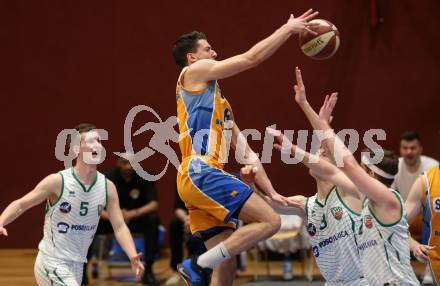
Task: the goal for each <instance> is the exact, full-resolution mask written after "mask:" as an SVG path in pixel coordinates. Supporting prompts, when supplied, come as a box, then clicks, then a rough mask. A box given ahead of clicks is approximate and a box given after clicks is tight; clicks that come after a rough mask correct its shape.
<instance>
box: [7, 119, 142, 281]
mask: <svg viewBox="0 0 440 286" xmlns="http://www.w3.org/2000/svg"><path fill="white" fill-rule="evenodd" d="M75 129H76V130H77V131H78V133H79V134H80V139H79V140H78V141H79V145H74V146H73V150H74V152H75V153H76V155H77V156H78V157H77V160H76V164H75V166H74V167H72V168H69V169H66V170H63V171H61V172H59V173H56V174H51V175H49V176H47V177H46V178H44V179H43V180H42V181H41V182H40V183H38V185H37V186H36V187H35V188H34V189H33V190H32V191H31V192H29V193H28V194H26V195H25V196H23V197H22V198H20V199H18V200H16V201H14V202H12V203H11V204H10V205H9V206H8V207H6V209H5V210H4V211H3V213H2V214H1V216H0V236H2V235H3V236H7V235H8V233H7V231H6V229H5V226H6V225H7V224H9V223H11V222H13V221H14V220H15V219H17V218H18V217H19V216H20V215H22V214H23V213H24V212H25V211H27V210H28V209H30V208H31V207H34V206H36V205H38V204H41V203H42V202H46V214H45V219H44V236H43V239H42V240H41V242H40V244H39V246H38V248H39V251H38V255H37V259H36V262H35V269H34V270H35V278H36V281H37V284H38V285H40V286H47V285H68V286H79V285H81V280H82V272H83V264H84V263H85V262H87V258H86V256H87V250H88V248H89V246H90V244H91V242H92V240H93V237H94V235H95V232H96V229H97V226H98V221H99V217H100V213H101V211H102V210H103V209H104V208H105V207H106V208H107V212H108V216H109V220H110V222H111V224H112V226H113V229H114V232H115V236H116V239H117V240H118V242H119V243H120V244H121V246H122V248H123V249H124V251H125V253H126V254H127V256H128V257H129V258H130V262H131V267H132V269H133V271H134V272H135V273H136V275H137V276H140V274H141V272H142V271H143V270H144V266H143V265H142V263H141V261H140V256H141V254H137V253H136V249H135V247H134V242H133V238H132V236H131V234H130V231H129V229H128V227H127V225H126V224H125V222H124V218H123V216H122V212H121V209H120V208H119V199H118V194H117V192H116V188H115V185H114V184H113V183H112V182H111V181H109V180H108V179H106V177H105V176H104V175H103V174H101V173H100V172H98V171H97V170H96V164H94V163H93V162H92V161H93V160H97V161H99V160H98V159H99V158H98V157H99V156H100V154H101V152H100V150H101V149H102V145H101V142H100V137H99V134H98V132H97V131H96V130H94V129H96V127H95V126H93V125H91V124H80V125H78V126H77V127H76V128H75ZM86 136H87V137H86ZM86 138H87V139H86ZM71 141H73V142H74V141H75V140H71ZM90 155H91V157H89V160H84V158H85V156H90ZM90 158H91V159H90Z"/></svg>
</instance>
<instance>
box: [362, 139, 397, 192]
mask: <svg viewBox="0 0 440 286" xmlns="http://www.w3.org/2000/svg"><path fill="white" fill-rule="evenodd" d="M362 152H365V153H370V154H371V155H374V154H375V152H374V151H373V150H371V149H369V148H366V149H364V150H363V151H362ZM383 152H384V154H383V158H382V161H380V162H379V163H377V164H373V165H375V166H376V167H377V168H379V169H381V170H382V171H384V172H385V173H388V174H390V175H393V176H395V175H396V174H397V172H398V171H399V157H397V155H396V154H394V152H393V151H390V150H385V149H384V150H383ZM376 175H377V179H378V180H379V181H380V182H381V183H383V184H384V185H386V186H387V187H390V186H391V184H392V183H393V181H394V179H387V178H384V177H382V176H381V175H379V174H376Z"/></svg>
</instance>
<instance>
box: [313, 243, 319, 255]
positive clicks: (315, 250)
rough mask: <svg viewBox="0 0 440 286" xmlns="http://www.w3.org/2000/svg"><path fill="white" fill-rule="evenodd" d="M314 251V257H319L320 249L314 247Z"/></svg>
mask: <svg viewBox="0 0 440 286" xmlns="http://www.w3.org/2000/svg"><path fill="white" fill-rule="evenodd" d="M312 251H313V255H314V256H315V257H318V256H319V248H318V247H317V246H313V247H312Z"/></svg>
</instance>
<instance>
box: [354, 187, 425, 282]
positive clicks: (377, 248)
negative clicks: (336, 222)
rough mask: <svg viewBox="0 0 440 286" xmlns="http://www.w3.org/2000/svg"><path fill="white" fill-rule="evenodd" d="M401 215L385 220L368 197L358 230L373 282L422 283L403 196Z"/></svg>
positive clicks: (366, 269) (367, 269)
mask: <svg viewBox="0 0 440 286" xmlns="http://www.w3.org/2000/svg"><path fill="white" fill-rule="evenodd" d="M391 191H392V192H393V193H394V194H395V195H396V197H397V198H398V199H399V201H400V204H401V214H400V216H401V217H400V219H399V220H398V221H397V222H395V223H393V224H384V223H382V222H381V221H380V220H379V219H378V218H377V217H376V216H375V214H374V212H373V211H372V210H371V208H370V207H369V205H368V199H365V201H364V203H363V208H362V225H361V227H360V228H359V230H358V244H359V253H360V255H361V261H362V267H363V269H364V273H365V277H366V278H367V279H368V281H369V282H370V284H371V285H420V283H419V281H418V280H417V278H416V276H415V274H414V271H413V269H412V267H411V263H410V251H409V237H408V222H407V219H406V212H405V208H404V204H403V200H402V197H401V196H400V194H399V193H398V192H396V191H394V190H391Z"/></svg>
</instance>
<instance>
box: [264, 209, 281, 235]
mask: <svg viewBox="0 0 440 286" xmlns="http://www.w3.org/2000/svg"><path fill="white" fill-rule="evenodd" d="M264 224H265V232H266V237H271V236H272V235H274V234H275V233H277V232H278V231H279V230H280V228H281V218H280V216H279V215H278V214H277V213H275V212H271V213H268V214H267V216H266V220H265V222H264Z"/></svg>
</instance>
